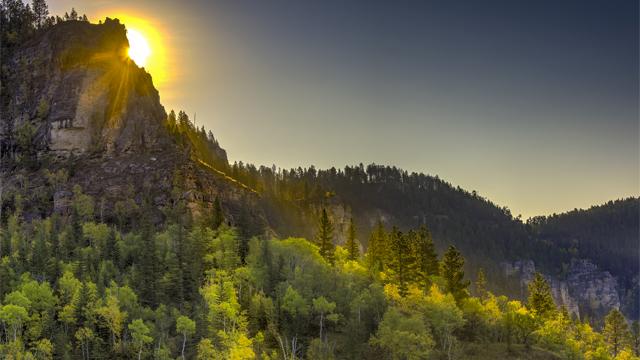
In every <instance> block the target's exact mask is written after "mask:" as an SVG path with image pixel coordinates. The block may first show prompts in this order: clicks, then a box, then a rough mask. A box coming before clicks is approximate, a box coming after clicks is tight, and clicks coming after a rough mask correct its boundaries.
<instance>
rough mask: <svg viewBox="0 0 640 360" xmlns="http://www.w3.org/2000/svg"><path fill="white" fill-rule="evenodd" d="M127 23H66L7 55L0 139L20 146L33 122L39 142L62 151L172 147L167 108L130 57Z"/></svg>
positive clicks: (41, 146)
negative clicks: (22, 132)
mask: <svg viewBox="0 0 640 360" xmlns="http://www.w3.org/2000/svg"><path fill="white" fill-rule="evenodd" d="M127 48H128V42H127V38H126V32H125V27H124V25H122V24H120V23H119V22H118V21H117V20H109V19H107V21H106V22H105V23H104V24H102V25H96V24H89V23H87V22H82V21H67V22H64V23H62V24H59V25H56V26H54V27H53V28H51V29H50V30H48V31H46V32H43V33H41V34H39V35H37V36H35V37H34V38H33V39H31V40H30V41H28V42H27V43H26V44H24V45H23V46H21V47H20V48H18V49H16V50H15V51H14V52H13V53H11V54H10V56H9V57H8V61H7V64H6V66H5V67H4V69H5V72H4V74H3V81H4V82H5V84H6V85H7V89H10V91H9V93H8V94H3V96H4V99H3V103H5V104H6V108H4V109H3V112H2V127H1V130H0V142H2V144H3V145H4V148H5V149H11V151H12V152H13V151H15V150H16V143H15V132H16V131H17V130H18V129H20V128H22V127H24V126H26V125H27V124H30V125H31V126H33V127H34V128H35V130H36V136H35V139H34V141H33V145H34V146H35V147H36V148H37V149H38V150H39V151H41V152H42V151H47V150H51V151H53V152H55V153H56V154H58V155H62V156H68V155H69V154H72V153H73V154H84V153H88V152H105V153H119V152H131V151H137V150H140V149H149V148H153V147H162V146H167V145H168V141H167V140H168V138H167V137H166V136H163V134H162V133H163V132H164V131H165V130H164V127H163V126H162V123H163V121H164V119H165V118H166V114H165V111H164V108H163V107H162V105H160V101H159V95H158V92H157V90H156V89H155V88H154V87H153V84H152V81H151V76H150V75H149V74H148V73H146V72H145V71H144V70H143V69H141V68H138V67H137V66H136V65H135V64H134V63H133V62H132V61H131V60H130V59H128V57H127V56H126V50H127Z"/></svg>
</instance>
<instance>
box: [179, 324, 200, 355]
mask: <svg viewBox="0 0 640 360" xmlns="http://www.w3.org/2000/svg"><path fill="white" fill-rule="evenodd" d="M176 331H177V332H178V333H179V334H182V351H180V354H181V355H182V359H183V360H184V349H185V347H186V345H187V336H191V335H193V334H194V333H195V332H196V322H195V321H193V320H191V319H189V318H188V317H186V316H184V315H181V316H179V317H178V319H176Z"/></svg>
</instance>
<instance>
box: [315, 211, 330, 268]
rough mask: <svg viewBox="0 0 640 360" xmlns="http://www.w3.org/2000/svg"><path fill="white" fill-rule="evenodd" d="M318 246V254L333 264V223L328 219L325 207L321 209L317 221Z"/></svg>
mask: <svg viewBox="0 0 640 360" xmlns="http://www.w3.org/2000/svg"><path fill="white" fill-rule="evenodd" d="M316 238H317V243H318V246H319V247H320V256H322V257H323V258H324V259H325V260H327V261H328V262H329V263H330V264H333V261H334V257H333V252H334V245H333V223H332V222H331V220H330V219H329V215H328V214H327V209H322V214H321V215H320V219H319V221H318V232H317V235H316Z"/></svg>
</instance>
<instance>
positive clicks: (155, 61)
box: [93, 9, 175, 98]
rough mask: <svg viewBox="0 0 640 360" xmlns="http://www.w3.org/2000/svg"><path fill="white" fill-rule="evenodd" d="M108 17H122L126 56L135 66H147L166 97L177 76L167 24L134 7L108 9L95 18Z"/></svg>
mask: <svg viewBox="0 0 640 360" xmlns="http://www.w3.org/2000/svg"><path fill="white" fill-rule="evenodd" d="M106 17H110V18H112V19H114V18H115V19H119V20H120V23H122V24H124V26H125V28H126V29H127V39H128V40H129V50H128V52H127V55H128V56H129V58H130V59H131V60H133V62H135V63H136V65H138V66H140V67H144V69H145V70H146V71H147V72H148V73H149V74H151V76H152V77H153V85H155V87H156V88H157V89H158V90H159V91H160V93H161V94H163V95H164V96H165V98H166V96H167V94H168V93H169V92H170V87H169V86H168V84H169V82H170V81H171V79H172V78H173V76H174V75H175V69H174V68H173V67H171V66H170V64H171V62H170V61H169V58H168V56H167V54H168V49H169V48H170V46H171V44H170V43H169V41H170V39H171V36H169V35H168V34H167V32H166V31H165V30H164V29H165V28H166V27H165V25H164V23H163V22H162V21H159V20H158V19H155V18H153V17H151V16H149V15H147V14H145V15H141V14H140V12H139V11H136V10H134V9H105V10H104V13H103V14H99V16H98V17H97V18H95V19H93V21H94V22H98V21H100V20H102V21H104V19H105V18H106Z"/></svg>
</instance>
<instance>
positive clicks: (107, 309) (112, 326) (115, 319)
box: [96, 295, 127, 349]
mask: <svg viewBox="0 0 640 360" xmlns="http://www.w3.org/2000/svg"><path fill="white" fill-rule="evenodd" d="M96 312H97V314H98V315H99V316H100V317H101V318H102V320H103V321H104V323H105V325H106V327H107V328H108V329H109V331H110V332H111V346H112V347H113V348H114V349H115V347H116V342H117V340H118V339H119V338H120V333H121V332H122V327H123V326H124V322H125V321H126V319H127V312H126V311H122V310H120V304H119V303H118V298H117V297H115V296H113V295H109V296H107V303H106V305H104V306H102V307H100V308H98V310H97V311H96Z"/></svg>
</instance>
